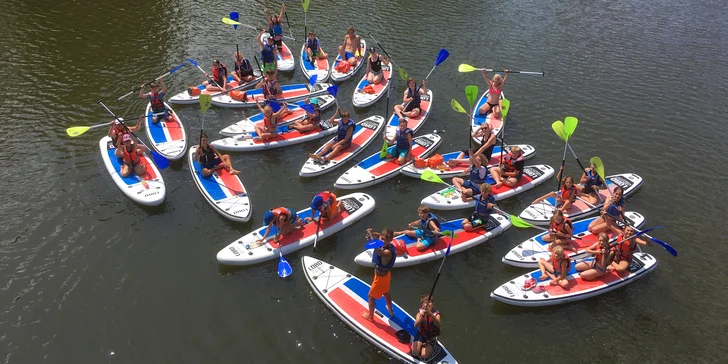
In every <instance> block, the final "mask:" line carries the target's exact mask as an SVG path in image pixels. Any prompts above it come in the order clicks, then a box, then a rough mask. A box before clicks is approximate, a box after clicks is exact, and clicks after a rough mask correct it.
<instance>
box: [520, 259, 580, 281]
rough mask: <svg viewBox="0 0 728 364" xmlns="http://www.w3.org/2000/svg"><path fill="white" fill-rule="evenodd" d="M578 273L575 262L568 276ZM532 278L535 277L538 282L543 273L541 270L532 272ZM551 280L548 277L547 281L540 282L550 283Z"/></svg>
mask: <svg viewBox="0 0 728 364" xmlns="http://www.w3.org/2000/svg"><path fill="white" fill-rule="evenodd" d="M585 260H587V261H588V260H589V259H585ZM576 273H577V271H576V262H573V261H572V262H571V268H570V269H569V273H568V274H567V276H570V275H572V274H576ZM531 277H533V278H535V279H536V280H538V279H539V278H540V277H541V271H540V270H536V271H533V272H531ZM550 280H551V277H548V276H546V279H545V280H543V281H540V282H548V281H550Z"/></svg>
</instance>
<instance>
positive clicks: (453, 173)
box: [402, 144, 536, 179]
mask: <svg viewBox="0 0 728 364" xmlns="http://www.w3.org/2000/svg"><path fill="white" fill-rule="evenodd" d="M512 146H518V147H519V148H521V152H523V158H524V159H530V158H531V157H533V156H534V155H535V154H536V149H535V148H534V147H532V146H530V145H528V144H513V145H506V153H508V151H510V147H512ZM460 153H461V152H450V153H445V154H442V159H443V161H444V163H445V164H444V165H443V166H442V167H441V168H435V169H432V168H430V167H425V168H417V167H415V164H414V163H412V164H410V165H408V166H407V167H404V168H402V174H404V175H405V176H410V177H413V178H421V177H422V173H424V172H425V171H432V172H433V173H435V174H436V175H437V176H439V177H440V178H442V179H445V178H452V177H457V176H461V175H462V174H463V173H464V172H465V171H467V170H468V168H470V163H467V162H466V163H458V164H456V165H455V166H454V167H450V166H448V165H447V162H448V161H449V160H451V159H455V158H457V157H458V155H459V154H460ZM468 158H469V157H468V155H467V153H466V154H465V155H464V156H463V159H466V160H467V159H468ZM500 158H501V147H500V145H496V146H495V147H494V148H493V153H492V154H491V155H490V160H489V161H488V166H495V165H497V164H498V163H499V162H500Z"/></svg>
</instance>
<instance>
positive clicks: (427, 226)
mask: <svg viewBox="0 0 728 364" xmlns="http://www.w3.org/2000/svg"><path fill="white" fill-rule="evenodd" d="M417 214H418V215H419V216H420V218H419V220H415V221H413V222H411V223H410V224H409V226H410V227H414V228H415V230H404V231H397V232H395V233H394V235H402V234H405V235H407V236H409V237H410V238H417V250H420V251H422V250H425V249H427V248H429V247H430V245H433V244H435V242H436V241H437V239H438V238H439V237H440V220H439V219H438V218H437V216H435V214H433V213H432V212H430V208H429V207H427V206H424V205H421V206H420V207H419V208H418V209H417Z"/></svg>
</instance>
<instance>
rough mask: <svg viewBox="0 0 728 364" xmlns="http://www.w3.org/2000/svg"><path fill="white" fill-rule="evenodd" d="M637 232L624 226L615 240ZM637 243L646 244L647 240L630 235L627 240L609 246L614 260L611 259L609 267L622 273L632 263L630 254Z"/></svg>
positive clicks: (620, 239) (647, 243) (618, 240)
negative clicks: (622, 231)
mask: <svg viewBox="0 0 728 364" xmlns="http://www.w3.org/2000/svg"><path fill="white" fill-rule="evenodd" d="M635 234H637V231H636V230H635V229H634V228H633V227H631V226H629V225H628V226H626V227H625V228H624V233H622V234H620V235H619V236H618V237H617V242H620V241H622V240H624V238H629V237H630V236H634V235H635ZM637 244H639V245H644V246H647V245H649V242H648V241H646V240H643V239H641V238H635V237H632V238H630V239H629V240H625V241H622V242H621V243H619V244H616V245H614V246H613V247H612V248H611V253H612V254H613V255H614V261H612V264H611V268H613V269H614V270H615V271H616V272H617V273H624V272H626V271H627V269H629V265H630V264H632V254H634V251H635V250H636V249H637Z"/></svg>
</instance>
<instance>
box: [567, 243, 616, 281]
mask: <svg viewBox="0 0 728 364" xmlns="http://www.w3.org/2000/svg"><path fill="white" fill-rule="evenodd" d="M586 252H587V253H589V254H591V255H592V256H593V257H594V260H592V261H589V262H585V261H582V262H579V263H576V266H575V267H574V268H576V270H577V272H580V273H579V277H581V279H583V280H585V281H593V280H595V279H597V278H600V277H602V276H604V275H605V274H607V273H608V272H611V271H612V270H614V268H613V267H612V266H611V264H612V258H613V256H612V255H613V254H612V253H611V252H610V248H609V236H608V235H607V233H599V235H598V236H597V242H596V243H594V244H592V245H591V246H590V247H588V248H586Z"/></svg>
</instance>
